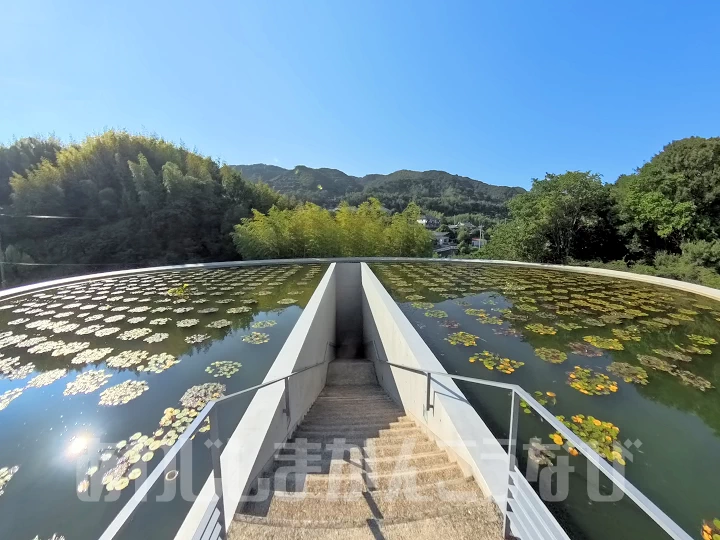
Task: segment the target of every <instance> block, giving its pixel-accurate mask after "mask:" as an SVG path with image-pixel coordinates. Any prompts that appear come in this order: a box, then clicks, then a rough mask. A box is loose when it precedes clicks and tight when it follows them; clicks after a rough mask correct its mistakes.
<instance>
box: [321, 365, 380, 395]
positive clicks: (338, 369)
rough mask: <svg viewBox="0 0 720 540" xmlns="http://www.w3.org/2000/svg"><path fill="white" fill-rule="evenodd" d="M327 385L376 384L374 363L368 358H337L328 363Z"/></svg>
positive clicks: (354, 385)
mask: <svg viewBox="0 0 720 540" xmlns="http://www.w3.org/2000/svg"><path fill="white" fill-rule="evenodd" d="M325 384H326V385H327V386H326V388H327V387H333V386H335V387H337V386H342V387H357V386H363V385H364V386H377V384H378V383H377V377H376V376H375V365H374V364H373V363H372V362H370V361H368V360H338V359H335V360H333V361H332V362H330V363H329V364H328V370H327V382H326V383H325Z"/></svg>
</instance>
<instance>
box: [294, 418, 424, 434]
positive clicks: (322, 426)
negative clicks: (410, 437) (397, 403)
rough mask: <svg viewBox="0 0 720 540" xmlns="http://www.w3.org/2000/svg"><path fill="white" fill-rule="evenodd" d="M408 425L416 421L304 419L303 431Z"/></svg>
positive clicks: (405, 426)
mask: <svg viewBox="0 0 720 540" xmlns="http://www.w3.org/2000/svg"><path fill="white" fill-rule="evenodd" d="M408 426H413V427H414V426H415V422H413V421H409V422H407V421H405V422H399V421H395V422H385V421H379V420H375V419H373V418H369V419H366V420H365V422H362V423H361V422H360V419H358V420H357V421H356V423H348V422H343V421H342V420H335V421H332V422H331V421H325V422H322V421H321V420H320V419H318V420H312V419H311V420H310V421H307V420H304V421H303V423H302V425H301V429H302V430H303V431H339V432H342V431H344V430H348V429H349V430H350V431H360V430H363V429H364V430H373V429H375V430H383V429H384V430H398V429H403V428H407V427H408Z"/></svg>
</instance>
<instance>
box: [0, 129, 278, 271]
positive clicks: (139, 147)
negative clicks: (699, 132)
mask: <svg viewBox="0 0 720 540" xmlns="http://www.w3.org/2000/svg"><path fill="white" fill-rule="evenodd" d="M0 204H2V206H3V212H2V213H3V214H6V215H5V216H3V217H0V234H1V235H2V242H3V248H4V255H5V258H6V260H7V261H8V262H12V263H21V262H24V263H36V264H37V263H42V264H51V265H58V264H59V265H84V264H87V265H90V266H87V267H84V266H81V267H73V266H49V267H26V266H19V265H7V266H6V270H7V272H6V274H7V276H6V277H7V278H8V281H9V282H10V283H16V282H18V281H21V280H28V279H40V278H42V277H47V276H57V275H62V274H64V273H72V272H76V273H81V272H84V271H89V270H112V269H114V268H121V267H124V266H127V267H132V266H145V265H155V264H179V263H187V262H199V261H216V260H228V259H237V253H236V251H235V249H234V246H233V243H232V239H231V237H230V233H231V231H232V230H233V226H234V225H235V224H237V223H239V222H240V220H241V219H243V218H245V217H248V216H250V215H251V210H252V209H257V210H260V211H263V212H267V211H268V210H269V209H270V208H271V207H272V206H273V205H278V206H279V207H280V208H286V207H288V206H289V205H290V204H291V202H290V201H288V200H287V199H286V198H285V197H282V196H280V195H279V194H277V193H276V192H274V191H273V190H271V189H270V188H268V187H267V186H266V185H264V184H255V183H249V182H245V181H243V180H242V178H241V177H240V175H239V174H238V173H237V172H236V171H235V170H233V169H231V168H230V167H222V166H220V165H219V164H218V163H216V162H214V161H212V160H211V159H210V158H207V157H203V156H200V155H198V154H195V153H193V152H189V151H188V150H186V149H184V148H179V147H177V146H174V145H172V144H170V143H168V142H165V141H163V140H162V139H156V138H150V137H144V136H137V135H130V134H128V133H124V132H117V131H108V132H106V133H104V134H102V135H99V136H95V137H88V138H87V139H86V140H85V141H83V142H82V143H79V144H72V145H67V146H63V145H61V144H60V143H58V142H57V141H55V140H53V139H48V140H37V139H22V140H19V141H17V142H16V143H15V144H13V145H12V146H9V147H4V146H0ZM28 215H30V216H36V215H41V216H62V217H67V218H72V219H38V218H28V217H21V216H28ZM11 216H16V217H11ZM113 263H115V264H117V266H113ZM92 265H98V266H92ZM23 273H24V274H25V275H23Z"/></svg>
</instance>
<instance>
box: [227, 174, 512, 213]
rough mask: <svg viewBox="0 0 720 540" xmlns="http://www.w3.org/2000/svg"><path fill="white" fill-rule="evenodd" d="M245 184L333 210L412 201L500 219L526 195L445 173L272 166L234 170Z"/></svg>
mask: <svg viewBox="0 0 720 540" xmlns="http://www.w3.org/2000/svg"><path fill="white" fill-rule="evenodd" d="M234 168H235V169H237V170H239V171H240V173H241V174H242V175H243V177H244V178H245V179H246V180H250V181H263V182H265V183H267V184H269V185H270V186H272V187H273V188H274V189H276V190H278V191H279V192H281V193H284V194H286V195H294V196H296V197H298V198H299V199H303V200H308V201H312V202H314V203H316V204H320V205H323V206H326V207H334V206H336V205H337V204H339V202H340V201H341V200H347V201H348V202H350V204H359V203H360V202H362V201H364V200H365V199H367V198H368V197H376V198H378V199H379V200H380V201H381V203H382V204H383V205H384V206H386V207H387V208H390V209H392V210H402V209H403V208H405V207H406V206H407V205H408V203H410V202H411V201H414V202H416V203H418V204H419V205H420V206H421V207H422V208H423V209H426V210H436V211H439V212H443V213H445V214H448V215H452V214H462V213H483V214H487V215H490V216H496V215H503V214H505V212H506V206H505V203H506V202H507V201H508V200H509V199H510V198H512V197H513V196H515V195H517V194H518V193H523V192H524V191H525V190H524V189H523V188H520V187H505V186H493V185H491V184H486V183H484V182H480V181H479V180H473V179H472V178H467V177H465V176H458V175H454V174H450V173H447V172H444V171H424V172H419V171H408V170H401V171H396V172H394V173H390V174H369V175H366V176H363V177H361V178H359V177H357V176H350V175H348V174H345V173H344V172H342V171H339V170H337V169H326V168H322V169H313V168H311V167H305V166H303V165H298V166H297V167H295V168H294V169H284V168H282V167H277V166H275V165H265V164H256V165H234Z"/></svg>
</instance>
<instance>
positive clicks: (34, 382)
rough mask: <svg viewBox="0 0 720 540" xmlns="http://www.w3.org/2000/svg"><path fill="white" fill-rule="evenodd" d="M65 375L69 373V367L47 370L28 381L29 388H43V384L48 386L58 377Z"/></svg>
mask: <svg viewBox="0 0 720 540" xmlns="http://www.w3.org/2000/svg"><path fill="white" fill-rule="evenodd" d="M65 375H67V369H64V368H60V369H51V370H50V371H45V372H43V373H40V374H39V375H36V376H35V377H34V378H32V379H30V381H29V382H28V383H27V388H42V387H43V386H48V385H50V384H52V383H54V382H55V381H57V380H58V379H62V378H63V377H64V376H65Z"/></svg>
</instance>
